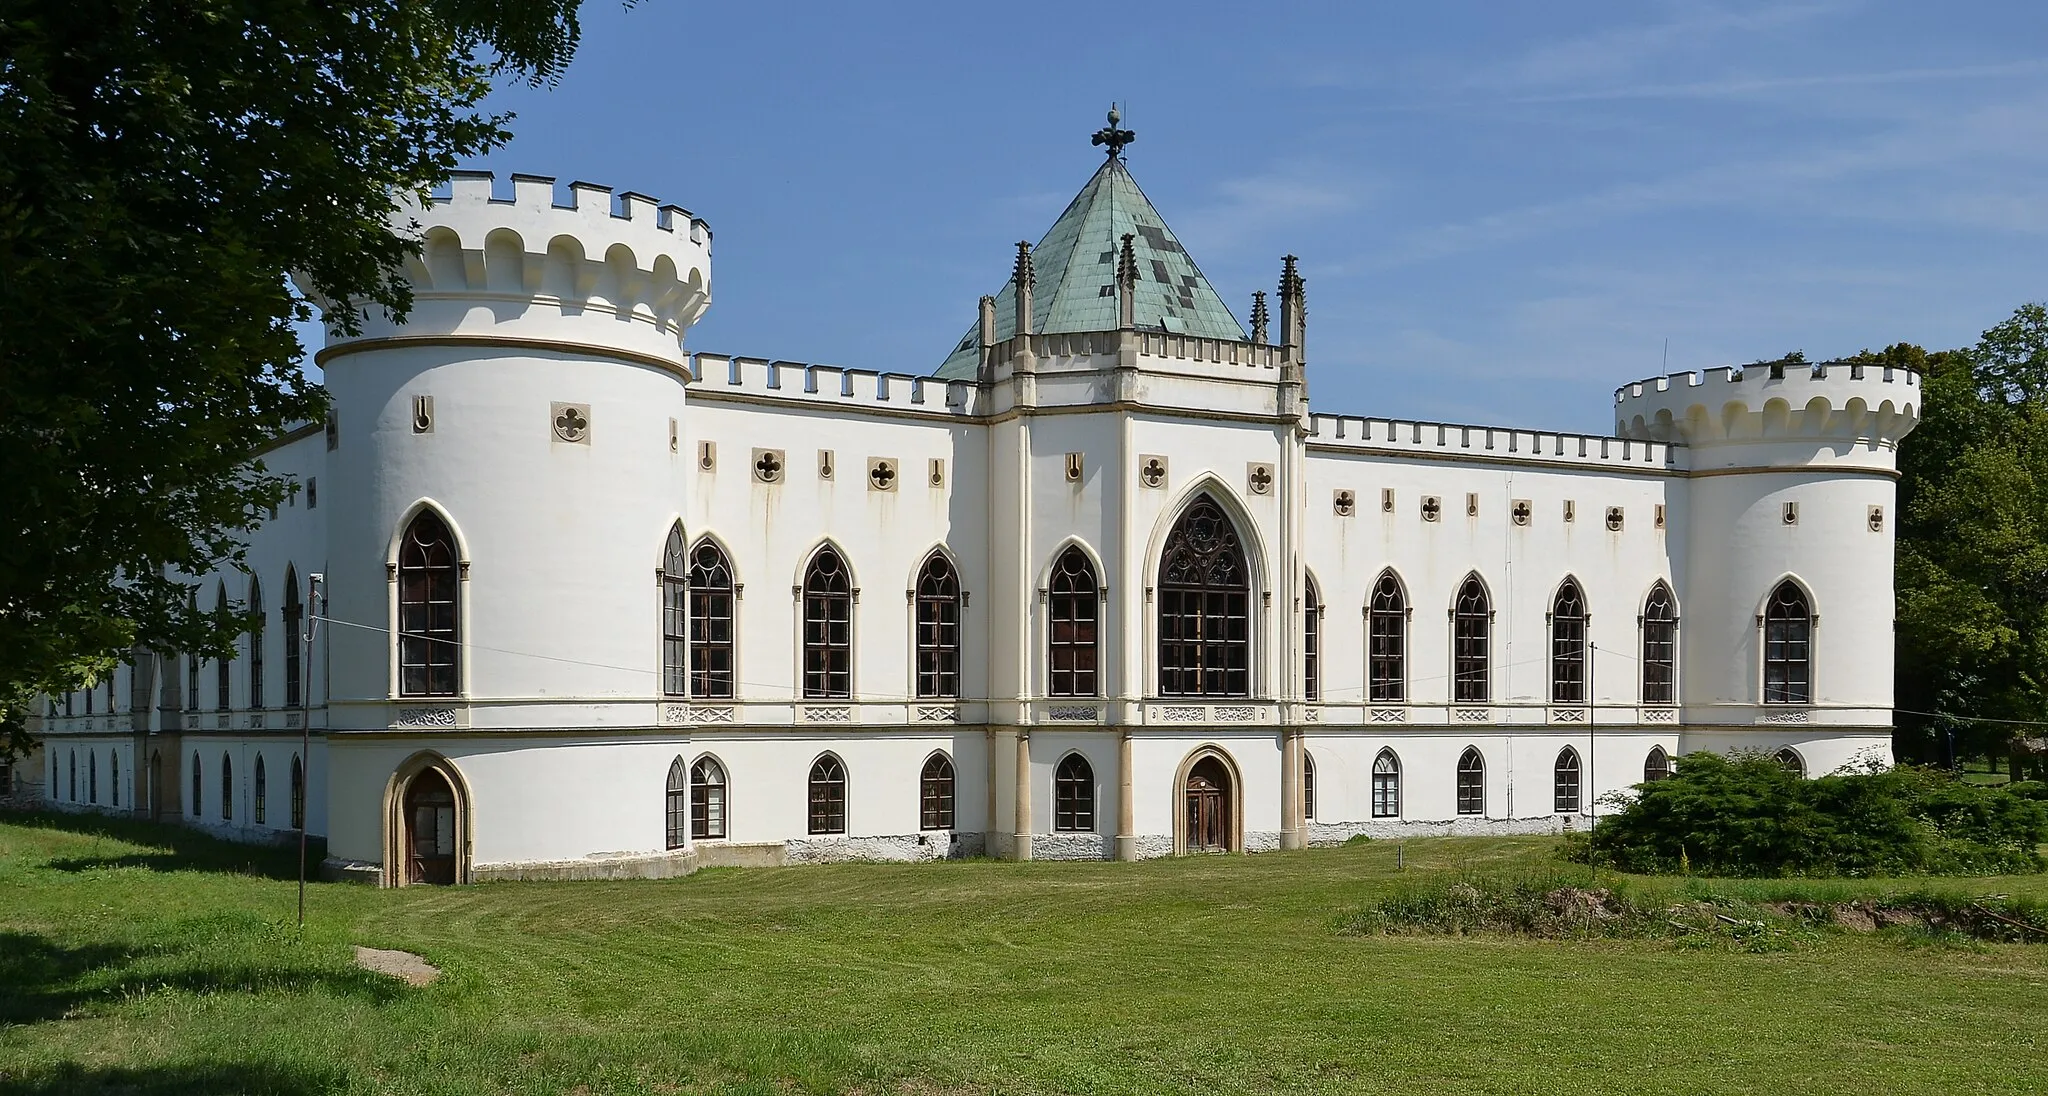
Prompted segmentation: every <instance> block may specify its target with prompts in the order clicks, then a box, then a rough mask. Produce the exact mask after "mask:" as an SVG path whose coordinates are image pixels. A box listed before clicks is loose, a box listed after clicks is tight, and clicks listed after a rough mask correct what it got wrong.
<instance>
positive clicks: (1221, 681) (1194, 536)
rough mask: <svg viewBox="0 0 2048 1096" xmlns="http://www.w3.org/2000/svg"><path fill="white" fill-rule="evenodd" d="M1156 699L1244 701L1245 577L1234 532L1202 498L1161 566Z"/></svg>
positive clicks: (1248, 652)
mask: <svg viewBox="0 0 2048 1096" xmlns="http://www.w3.org/2000/svg"><path fill="white" fill-rule="evenodd" d="M1156 596H1157V598H1158V604H1159V695H1161V696H1249V695H1251V657H1252V644H1251V577H1250V573H1249V571H1248V570H1247V568H1246V566H1245V558H1244V549H1243V546H1242V545H1240V544H1239V542H1238V536H1237V528H1236V527H1235V526H1233V525H1232V524H1231V523H1230V519H1229V517H1227V516H1225V515H1224V513H1223V508H1222V507H1220V506H1218V505H1217V504H1216V500H1215V499H1213V498H1210V497H1209V496H1208V495H1201V496H1199V497H1197V498H1196V499H1195V501H1194V502H1193V503H1192V504H1190V505H1189V506H1188V508H1187V511H1186V512H1185V513H1183V514H1182V515H1181V517H1180V520H1179V521H1177V522H1175V523H1174V526H1173V531H1172V532H1171V533H1169V534H1168V535H1167V538H1166V551H1165V552H1164V554H1163V555H1162V556H1161V558H1160V564H1159V585H1158V590H1157V594H1156Z"/></svg>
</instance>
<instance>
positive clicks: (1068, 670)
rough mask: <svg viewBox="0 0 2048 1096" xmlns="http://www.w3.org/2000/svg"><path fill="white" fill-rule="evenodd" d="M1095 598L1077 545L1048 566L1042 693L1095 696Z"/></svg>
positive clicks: (1089, 568)
mask: <svg viewBox="0 0 2048 1096" xmlns="http://www.w3.org/2000/svg"><path fill="white" fill-rule="evenodd" d="M1101 608H1102V606H1101V595H1100V592H1099V584H1098V583H1097V581H1096V577H1095V565H1094V564H1093V563H1090V562H1089V560H1088V554H1087V553H1086V552H1083V551H1081V548H1080V546H1079V545H1071V544H1070V545H1068V546H1067V549H1066V551H1064V552H1061V553H1060V556H1059V558H1058V559H1057V560H1055V561H1053V566H1052V579H1051V581H1050V582H1049V583H1048V584H1047V591H1046V623H1047V629H1046V693H1047V694H1048V695H1050V696H1095V695H1097V693H1098V689H1099V684H1098V682H1097V675H1096V666H1097V662H1098V654H1099V652H1098V651H1097V647H1096V642H1097V638H1098V636H1097V626H1098V624H1099V623H1100V619H1099V618H1100V615H1101Z"/></svg>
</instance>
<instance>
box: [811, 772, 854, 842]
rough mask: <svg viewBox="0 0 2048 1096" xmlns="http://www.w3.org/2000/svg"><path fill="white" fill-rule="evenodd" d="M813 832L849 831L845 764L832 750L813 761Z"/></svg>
mask: <svg viewBox="0 0 2048 1096" xmlns="http://www.w3.org/2000/svg"><path fill="white" fill-rule="evenodd" d="M810 832H812V833H845V832H846V766H844V765H842V764H840V763H839V759H838V758H836V757H833V756H832V755H831V754H826V755H825V756H823V757H820V758H819V759H818V760H817V761H816V762H815V763H814V764H812V765H811V810H810Z"/></svg>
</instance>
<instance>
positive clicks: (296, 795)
mask: <svg viewBox="0 0 2048 1096" xmlns="http://www.w3.org/2000/svg"><path fill="white" fill-rule="evenodd" d="M305 828H306V765H305V762H303V761H300V760H299V758H298V755H297V754H294V755H292V829H295V830H303V829H305Z"/></svg>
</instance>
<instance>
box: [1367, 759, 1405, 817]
mask: <svg viewBox="0 0 2048 1096" xmlns="http://www.w3.org/2000/svg"><path fill="white" fill-rule="evenodd" d="M1400 815H1401V759H1400V758H1398V757H1395V756H1394V751H1392V750H1381V751H1380V752H1379V756H1378V757H1375V758H1373V759H1372V816H1373V817H1374V818H1398V817H1400Z"/></svg>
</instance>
